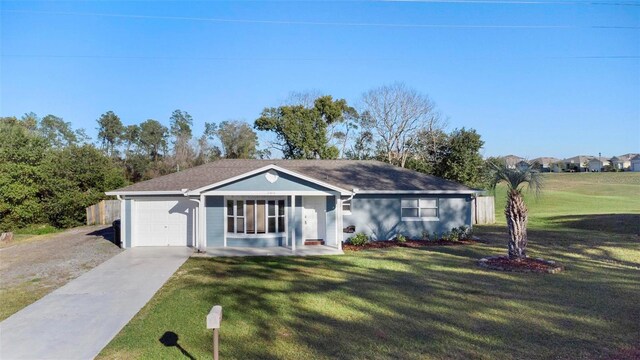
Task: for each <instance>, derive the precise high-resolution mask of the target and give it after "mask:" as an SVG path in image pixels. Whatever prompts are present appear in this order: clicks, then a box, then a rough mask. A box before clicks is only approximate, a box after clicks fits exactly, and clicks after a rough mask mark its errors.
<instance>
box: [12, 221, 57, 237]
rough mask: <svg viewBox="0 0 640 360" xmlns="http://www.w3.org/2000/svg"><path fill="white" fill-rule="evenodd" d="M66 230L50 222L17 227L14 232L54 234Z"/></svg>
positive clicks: (18, 233)
mask: <svg viewBox="0 0 640 360" xmlns="http://www.w3.org/2000/svg"><path fill="white" fill-rule="evenodd" d="M61 231H64V229H58V228H56V227H54V226H51V225H49V224H33V225H29V226H27V227H24V228H22V229H16V230H15V231H14V234H17V235H46V234H54V233H58V232H61Z"/></svg>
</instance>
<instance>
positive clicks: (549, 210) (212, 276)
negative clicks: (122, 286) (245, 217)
mask: <svg viewBox="0 0 640 360" xmlns="http://www.w3.org/2000/svg"><path fill="white" fill-rule="evenodd" d="M567 175H569V176H574V177H560V176H559V177H557V178H556V177H555V176H556V175H555V174H554V175H553V176H554V177H553V178H552V177H551V176H549V181H548V182H547V186H548V188H547V189H548V192H547V193H546V195H545V198H544V199H542V200H540V201H539V202H538V203H535V204H532V205H531V206H530V208H531V212H532V214H531V219H532V221H531V223H532V226H531V228H530V231H529V240H530V246H529V254H530V256H534V257H544V258H546V259H550V260H556V261H560V262H562V263H564V264H565V266H566V271H565V272H562V273H560V274H555V275H540V274H519V273H503V272H497V271H490V270H484V269H481V268H479V267H478V266H476V260H477V259H478V258H480V257H483V256H486V255H493V254H503V253H505V252H506V241H507V239H506V234H505V229H504V227H503V225H496V226H483V227H478V228H477V231H478V235H479V236H480V237H481V238H483V239H486V240H487V243H486V244H477V245H472V246H453V247H429V248H422V249H407V248H394V249H383V250H380V249H378V250H367V251H361V252H356V253H348V254H347V255H345V256H330V257H309V258H290V257H288V258H217V259H203V258H192V259H190V260H188V261H187V262H186V263H185V264H184V265H183V266H182V267H181V268H180V269H179V270H178V272H176V274H174V276H173V277H172V278H171V279H170V280H169V281H168V282H167V283H166V284H165V286H164V287H163V288H162V289H161V290H160V291H159V292H158V294H156V296H155V297H154V298H153V299H152V300H151V301H150V302H149V303H148V304H147V305H146V306H145V307H144V308H143V309H142V310H141V311H140V312H139V313H138V314H137V315H136V317H135V318H134V319H133V320H132V321H131V322H130V323H129V324H128V325H127V326H126V327H125V328H124V329H123V330H122V332H121V333H120V334H119V335H118V336H117V337H116V338H115V339H114V340H113V341H112V342H111V343H110V344H109V345H108V346H107V347H106V348H105V349H104V350H103V351H102V353H101V354H100V356H99V357H100V358H119V359H120V358H122V359H124V358H146V359H163V358H165V359H170V358H178V357H184V355H185V354H184V353H181V350H180V349H178V348H176V347H165V346H164V345H162V344H161V343H160V342H159V340H158V339H160V337H161V336H162V335H163V334H164V333H165V332H167V331H171V332H174V333H176V334H177V335H178V336H179V341H178V344H179V345H180V346H181V348H182V350H183V351H184V352H186V353H187V354H188V355H191V356H193V357H195V358H207V357H210V356H211V355H210V353H211V332H210V331H208V330H206V329H205V316H206V314H207V313H208V311H209V310H210V308H211V306H212V305H215V304H220V305H222V306H223V322H222V329H221V340H220V342H221V358H224V359H255V358H260V359H305V358H309V359H311V358H313V359H335V358H342V359H386V358H402V359H425V358H427V359H442V358H452V359H468V358H476V359H513V358H556V359H569V358H570V359H577V358H584V359H591V358H625V357H627V358H633V357H634V356H636V357H637V356H640V345H639V344H640V322H639V321H638V319H640V306H638V299H640V242H639V239H640V238H639V235H638V232H637V231H635V230H634V229H635V228H634V223H635V224H637V223H638V222H640V206H639V205H640V197H638V196H631V195H630V193H627V195H626V196H625V195H624V192H623V191H620V190H619V189H618V190H613V191H611V193H607V192H603V191H601V190H600V188H599V187H600V186H609V184H610V183H611V182H612V181H613V180H612V179H608V180H607V179H605V178H604V177H601V176H596V177H593V179H596V180H595V181H593V182H587V183H586V184H583V183H582V181H583V179H584V178H577V176H582V175H584V174H567ZM588 175H589V176H590V175H592V174H588ZM598 175H600V174H598ZM602 175H604V174H602ZM614 175H616V176H619V175H627V174H614ZM561 176H564V175H561ZM574 179H579V180H580V181H576V182H577V184H576V186H575V187H572V186H567V187H565V188H564V189H560V188H561V185H562V183H563V182H571V181H573V180H574ZM636 179H637V178H635V177H626V176H622V177H619V178H618V177H616V180H615V181H617V182H620V183H621V184H620V185H625V183H628V182H629V183H630V184H627V185H630V186H629V189H628V190H629V191H630V192H631V193H633V192H634V191H635V192H636V193H637V191H638V189H639V188H640V184H638V183H634V181H636ZM556 182H557V183H556ZM593 183H596V184H598V183H599V184H600V185H596V188H594V189H591V190H590V188H592V187H593ZM567 194H578V195H579V197H580V196H582V198H581V199H579V200H575V201H578V202H579V203H580V204H581V205H578V206H576V205H573V206H572V205H569V204H560V205H558V204H556V201H563V200H568V199H569V197H566V195H567ZM592 194H593V195H592ZM602 197H615V198H618V199H619V200H621V202H620V204H621V205H620V207H617V206H615V205H613V203H608V204H605V205H603V201H602ZM619 209H620V210H619ZM617 210H619V211H617ZM498 211H500V210H498ZM536 211H537V212H536ZM611 212H615V213H622V214H621V215H617V216H615V217H611V216H610V217H609V218H607V219H604V218H600V217H594V216H595V215H599V214H606V213H611ZM561 216H570V218H564V219H558V217H561ZM580 222H583V223H585V224H593V223H596V224H597V227H595V228H594V229H584V228H583V227H582V226H578V225H576V224H579V223H580ZM621 224H622V225H621ZM594 226H595V225H594ZM621 226H622V228H623V230H620V227H621Z"/></svg>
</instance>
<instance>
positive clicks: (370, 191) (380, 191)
mask: <svg viewBox="0 0 640 360" xmlns="http://www.w3.org/2000/svg"><path fill="white" fill-rule="evenodd" d="M483 191H484V190H482V191H480V190H360V191H358V192H357V193H356V196H357V195H360V194H443V195H446V194H452V195H458V194H460V195H462V194H464V195H470V194H477V193H480V192H483Z"/></svg>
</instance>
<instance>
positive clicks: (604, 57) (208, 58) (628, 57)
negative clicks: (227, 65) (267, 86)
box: [0, 54, 640, 62]
mask: <svg viewBox="0 0 640 360" xmlns="http://www.w3.org/2000/svg"><path fill="white" fill-rule="evenodd" d="M0 57H3V58H60V59H71V58H82V59H113V60H204V61H369V62H372V61H425V60H429V59H434V58H438V57H437V56H436V57H428V58H427V57H421V58H372V57H352V58H349V57H336V58H332V57H215V56H118V55H47V54H2V55H0ZM442 58H447V59H460V60H480V59H487V60H492V59H493V60H571V59H575V60H590V59H591V60H598V59H602V60H636V59H640V55H584V56H513V57H481V56H480V57H450V56H447V57H442Z"/></svg>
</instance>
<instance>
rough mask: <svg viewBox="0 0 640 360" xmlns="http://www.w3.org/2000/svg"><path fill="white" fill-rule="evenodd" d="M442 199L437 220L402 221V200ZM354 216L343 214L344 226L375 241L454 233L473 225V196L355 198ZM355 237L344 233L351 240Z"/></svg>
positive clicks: (352, 207) (377, 196) (352, 208)
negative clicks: (401, 235) (351, 227)
mask: <svg viewBox="0 0 640 360" xmlns="http://www.w3.org/2000/svg"><path fill="white" fill-rule="evenodd" d="M435 197H437V198H438V199H439V220H438V221H402V218H401V215H400V204H401V199H403V198H404V199H415V198H435ZM351 204H352V205H351V215H344V217H343V227H347V226H352V225H353V226H355V227H356V233H359V232H364V233H365V234H367V235H368V236H370V237H371V238H372V240H389V239H392V238H394V237H395V236H396V235H397V234H398V233H401V234H403V235H404V236H406V237H408V238H414V239H421V238H422V236H423V232H425V231H426V232H428V233H429V234H430V235H431V234H432V233H434V232H438V233H443V232H448V231H451V229H452V228H454V227H459V226H462V225H465V226H469V227H470V226H471V225H472V223H471V197H470V196H469V195H438V196H426V195H422V196H421V195H365V194H362V195H356V196H355V197H354V198H353V200H352V203H351ZM353 235H354V234H344V239H345V240H346V239H348V238H350V237H351V236H353Z"/></svg>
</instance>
